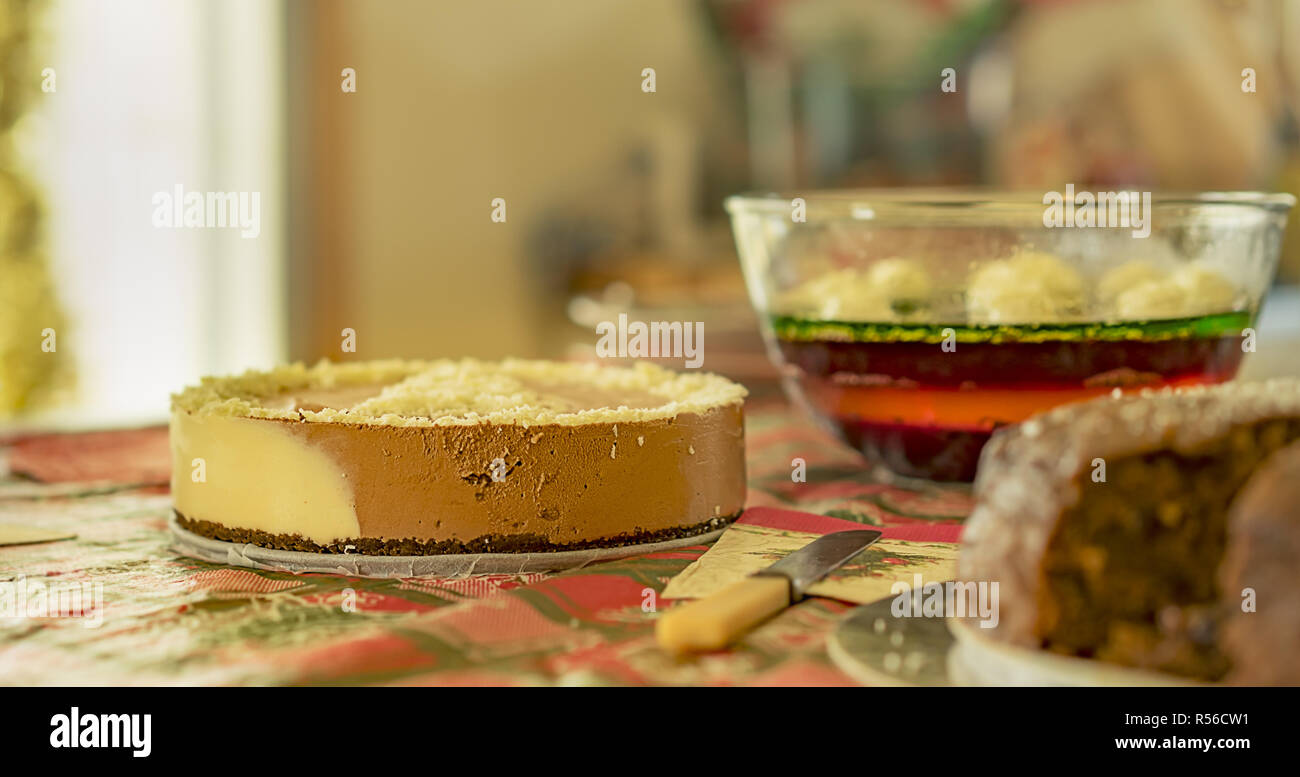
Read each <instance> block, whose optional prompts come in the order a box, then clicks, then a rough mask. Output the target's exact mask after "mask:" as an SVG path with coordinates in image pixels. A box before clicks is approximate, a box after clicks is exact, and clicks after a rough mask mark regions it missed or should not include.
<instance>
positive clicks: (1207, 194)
mask: <svg viewBox="0 0 1300 777" xmlns="http://www.w3.org/2000/svg"><path fill="white" fill-rule="evenodd" d="M1052 191H1054V190H1050V189H1039V190H1035V189H982V188H948V187H935V188H897V189H887V188H886V189H880V188H877V189H814V190H810V191H807V192H788V193H778V192H742V193H739V194H733V195H731V196H729V197H727V198H726V199H725V200H724V201H723V204H724V207H725V208H726V209H727V212H728V213H730V214H731V215H733V216H736V215H739V214H742V213H756V214H763V213H775V212H779V213H781V214H782V215H783V216H788V215H789V212H790V207H791V200H793V199H795V198H796V197H799V198H802V199H803V200H804V203H805V204H806V205H807V206H809V207H816V208H818V209H824V208H834V209H836V210H842V211H844V212H845V213H846V214H848V215H851V216H854V217H858V218H870V214H871V213H873V212H874V211H875V210H878V209H880V210H905V211H922V212H923V211H932V212H933V211H940V212H942V211H947V212H952V210H953V209H955V208H977V209H979V210H981V211H999V210H1029V209H1031V208H1032V209H1037V210H1041V209H1042V208H1043V207H1044V206H1045V205H1046V204H1047V203H1045V202H1043V200H1044V198H1045V197H1046V195H1047V194H1048V193H1049V192H1052ZM1075 191H1076V192H1084V191H1089V192H1093V193H1096V192H1098V191H1105V192H1111V191H1114V192H1135V191H1136V192H1139V193H1145V190H1143V189H1140V188H1114V189H1075ZM1056 193H1058V194H1062V196H1063V193H1062V192H1060V191H1057V192H1056ZM1150 193H1151V206H1152V208H1161V209H1166V208H1171V207H1172V208H1188V207H1192V208H1194V207H1198V206H1224V205H1227V206H1240V207H1248V208H1260V209H1263V210H1268V211H1272V212H1276V213H1286V212H1287V211H1289V210H1290V209H1291V208H1293V207H1295V204H1296V198H1295V197H1294V196H1293V195H1291V194H1287V193H1285V192H1263V191H1158V190H1151V192H1150Z"/></svg>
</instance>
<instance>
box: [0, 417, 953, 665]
mask: <svg viewBox="0 0 1300 777" xmlns="http://www.w3.org/2000/svg"><path fill="white" fill-rule="evenodd" d="M746 413H747V420H746V448H747V463H748V468H749V485H750V488H749V495H748V502H747V504H748V506H750V507H754V506H775V507H782V508H790V509H797V510H801V511H807V512H813V513H818V514H822V515H830V516H834V517H837V518H841V519H845V520H850V521H854V522H857V523H862V524H870V525H885V526H900V525H907V524H918V523H921V524H959V523H960V522H961V520H962V519H963V518H964V516H965V515H966V514H967V512H968V511H969V509H970V494H969V489H968V488H967V487H965V486H960V485H939V484H907V485H900V484H897V483H889V482H885V479H883V478H878V477H876V476H874V475H873V474H872V473H871V472H870V470H869V468H868V467H866V466H865V464H864V462H863V461H862V459H861V458H860V457H859V456H858V455H857V454H855V453H853V452H851V451H850V450H848V449H847V448H845V447H844V446H842V445H841V444H840V443H838V442H836V441H835V440H834V439H832V438H831V437H830V436H828V435H827V434H825V433H824V432H822V431H821V430H819V429H818V428H816V427H815V426H814V425H812V424H811V423H810V422H809V421H807V420H806V419H804V418H803V417H802V415H801V414H800V413H799V412H798V411H796V410H793V409H791V408H790V407H789V406H787V405H786V404H785V403H783V402H778V401H769V402H760V403H753V402H751V403H750V406H749V407H747V409H746ZM798 460H801V461H802V469H803V470H805V471H804V473H803V475H804V477H803V479H802V480H801V479H800V478H799V477H797V476H796V475H797V474H798V473H797V471H798V470H799V469H801V467H800V461H798ZM3 462H7V464H5V463H3ZM166 472H167V458H166V430H165V429H144V430H124V431H118V432H112V431H110V432H101V433H95V434H91V435H74V436H66V435H62V436H49V437H29V438H24V439H10V440H8V441H3V442H0V524H4V523H7V524H19V525H24V526H37V527H45V528H49V529H52V530H62V531H67V532H75V533H76V535H77V536H76V538H75V539H72V540H64V541H56V542H47V543H40V544H28V545H12V546H0V597H3V596H4V593H3V591H4V590H6V588H5V586H4V584H6V583H8V584H9V585H8V587H7V590H8V591H9V592H10V595H12V593H13V591H15V590H17V589H16V588H15V585H14V584H15V583H18V582H21V583H23V584H24V588H23V590H25V591H31V590H33V588H39V587H41V586H48V587H49V588H50V589H51V590H54V588H55V587H56V586H64V587H65V588H67V589H68V590H71V589H73V588H75V587H76V586H77V585H81V586H84V587H85V588H86V590H87V591H98V592H99V597H100V598H99V601H98V605H97V606H98V607H99V610H98V611H96V612H95V613H94V617H87V616H85V614H83V615H82V617H10V618H4V617H0V683H4V684H21V685H35V684H90V685H129V684H146V685H169V684H223V685H224V684H235V685H239V684H245V685H248V684H251V685H282V684H311V685H317V684H324V685H328V684H372V683H373V684H419V685H622V684H634V685H659V684H666V685H680V684H703V685H848V684H852V681H851V680H850V679H849V678H848V677H847V676H846V675H844V674H843V673H842V672H840V671H839V670H838V669H836V668H835V667H834V665H833V664H832V663H831V662H830V660H829V659H828V657H827V654H826V650H825V644H826V638H827V635H828V634H829V633H830V631H831V629H832V628H833V627H834V625H835V623H836V621H837V619H839V618H840V617H841V616H842V615H843V614H844V613H845V612H846V611H847V610H848V609H849V608H850V606H851V605H848V604H845V603H842V602H838V601H833V600H829V599H822V598H810V599H806V600H804V601H802V602H800V603H798V604H797V605H795V606H793V607H791V608H790V609H789V610H787V611H785V612H783V613H782V614H780V615H779V616H777V617H775V618H773V619H772V620H771V621H768V622H767V623H766V624H764V625H762V626H761V627H760V628H758V629H757V630H755V631H754V632H752V633H751V634H750V635H748V636H747V637H746V638H745V639H744V640H743V641H742V642H740V643H739V644H738V645H736V646H735V647H733V648H732V649H730V650H727V651H724V652H718V653H712V654H708V655H704V656H700V657H697V658H695V659H689V660H681V659H673V658H671V657H669V656H667V655H665V654H664V653H662V652H661V651H660V650H659V649H658V648H657V647H656V646H655V643H654V636H653V621H654V618H655V617H656V616H657V613H658V612H659V611H660V610H661V608H662V607H665V606H669V605H670V604H671V603H669V602H667V601H660V600H658V599H657V598H656V597H657V594H658V593H659V592H662V591H663V588H664V586H665V585H666V584H667V583H668V581H669V580H671V579H672V578H673V576H675V575H676V574H677V573H678V572H680V571H681V570H683V569H684V568H686V566H687V565H689V564H690V563H691V562H692V561H693V560H695V559H697V558H699V556H700V555H701V554H703V553H704V552H705V551H706V550H707V548H706V547H705V546H703V545H700V546H693V547H689V548H684V549H680V550H675V551H671V552H665V553H656V554H652V555H644V556H638V557H634V558H629V559H623V560H619V561H611V562H604V563H598V564H593V565H591V566H588V567H586V568H583V569H579V570H572V571H568V572H561V573H552V574H530V575H514V576H506V575H496V576H477V577H470V578H464V579H459V580H438V579H429V578H412V579H401V580H375V579H363V578H345V577H335V576H328V575H302V576H295V575H292V574H288V573H278V572H268V571H254V570H248V569H239V568H233V567H226V566H222V565H217V564H208V563H204V562H200V561H195V560H192V559H189V558H185V557H183V556H179V555H177V554H176V553H175V552H173V551H172V550H171V549H170V535H169V534H168V532H167V529H166V518H167V515H168V513H169V510H170V500H169V497H168V495H167V489H166V486H165V484H162V481H163V480H165V477H166ZM2 604H3V602H0V605H2ZM11 605H12V602H11ZM0 610H3V607H2V606H0ZM74 614H75V613H74ZM64 615H67V614H66V613H65V614H64Z"/></svg>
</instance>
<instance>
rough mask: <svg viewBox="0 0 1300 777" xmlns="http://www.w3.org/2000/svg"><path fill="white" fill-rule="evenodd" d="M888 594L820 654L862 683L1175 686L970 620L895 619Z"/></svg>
mask: <svg viewBox="0 0 1300 777" xmlns="http://www.w3.org/2000/svg"><path fill="white" fill-rule="evenodd" d="M892 603H893V598H892V597H887V598H885V599H881V600H879V601H876V602H872V603H871V604H867V605H863V606H862V607H858V608H857V609H855V610H853V611H851V612H850V613H849V614H848V615H847V616H845V618H844V619H843V620H842V621H840V624H839V625H838V626H837V627H836V628H835V631H834V632H833V633H832V634H831V637H830V639H829V640H828V641H827V645H826V650H827V653H829V654H830V658H831V661H832V662H833V663H834V664H835V666H836V667H838V668H839V669H840V671H842V672H844V673H845V674H847V675H848V676H849V677H851V678H853V679H854V680H856V681H857V682H859V683H862V684H863V685H921V686H943V685H999V686H1001V685H1031V686H1099V685H1101V686H1180V685H1203V684H1204V683H1197V682H1195V681H1191V680H1186V679H1183V678H1179V677H1175V676H1173V675H1165V674H1159V673H1156V672H1146V671H1142V670H1139V669H1130V668H1128V667H1123V666H1116V665H1114V664H1107V663H1104V662H1102V661H1093V660H1090V659H1086V658H1074V657H1071V656H1062V655H1057V654H1055V653H1049V652H1047V651H1044V650H1031V649H1029V648H1025V647H1020V646H1018V645H1009V644H1006V643H1004V642H1000V641H998V640H995V639H993V638H991V637H990V636H988V634H987V633H986V632H985V630H984V629H982V628H980V627H979V625H978V623H973V622H971V621H970V619H968V618H898V617H895V616H894V615H893V613H892V612H891V611H890V607H891V605H892Z"/></svg>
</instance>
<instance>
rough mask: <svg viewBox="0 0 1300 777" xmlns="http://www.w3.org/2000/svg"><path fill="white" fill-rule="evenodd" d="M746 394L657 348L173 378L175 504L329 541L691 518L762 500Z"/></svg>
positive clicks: (247, 537)
mask: <svg viewBox="0 0 1300 777" xmlns="http://www.w3.org/2000/svg"><path fill="white" fill-rule="evenodd" d="M744 397H745V389H744V388H743V387H742V386H740V385H738V384H736V383H733V382H731V381H728V380H726V379H724V378H721V377H718V376H716V375H711V374H708V373H699V372H691V373H676V372H673V371H670V370H667V369H664V368H661V367H657V366H653V365H649V364H637V365H635V366H633V367H605V366H598V365H592V364H569V363H556V362H546V361H525V360H506V361H502V362H484V361H477V360H472V359H465V360H441V361H378V362H360V363H346V364H333V363H329V362H321V363H319V364H316V365H314V366H305V365H302V364H293V365H289V366H284V367H279V368H276V369H273V370H270V371H264V372H247V373H244V374H242V375H238V376H231V377H214V378H205V379H203V380H202V381H201V382H200V383H199V384H198V385H196V386H192V387H190V388H187V389H186V390H184V391H182V392H180V393H179V394H176V395H174V396H173V397H172V406H171V450H172V465H173V469H172V496H173V505H174V508H175V517H176V521H177V523H178V524H179V526H180V527H181V528H182V529H184V530H188V531H190V532H193V533H196V534H199V535H203V536H206V537H209V538H213V539H218V540H227V541H232V542H239V543H250V544H254V545H259V546H263V547H269V548H277V549H282V550H297V551H309V552H317V553H361V554H373V555H421V554H448V553H510V552H535V551H559V550H578V549H584V548H595V547H611V546H616V545H626V544H638V543H644V542H654V541H660V540H667V539H676V538H681V537H689V536H693V535H698V534H703V533H706V532H709V531H712V530H714V529H718V528H721V527H722V526H725V525H726V524H727V523H728V522H729V521H731V520H733V519H734V518H735V517H736V516H738V515H739V514H740V511H741V510H742V508H743V507H744V501H745V489H746V486H745V459H744V424H743V403H744Z"/></svg>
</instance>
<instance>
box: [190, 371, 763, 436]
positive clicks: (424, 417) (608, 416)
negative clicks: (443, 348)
mask: <svg viewBox="0 0 1300 777" xmlns="http://www.w3.org/2000/svg"><path fill="white" fill-rule="evenodd" d="M746 393H747V392H746V391H745V388H744V387H743V386H741V385H739V384H737V383H733V382H732V381H729V380H727V379H726V378H722V377H720V376H717V375H713V374H711V373H707V372H685V373H678V372H673V371H672V370H668V369H665V368H663V367H659V366H657V365H652V364H644V363H641V364H636V365H634V366H632V367H606V366H601V365H596V364H576V363H564V362H549V361H530V360H522V359H507V360H505V361H502V362H484V361H479V360H476V359H462V360H438V361H400V360H389V361H376V362H349V363H343V364H334V363H331V362H327V361H322V362H320V363H318V364H315V365H313V366H310V367H308V366H306V365H304V364H301V363H297V364H290V365H286V366H282V367H277V368H275V369H272V370H269V371H265V372H260V371H249V372H246V373H244V374H242V375H236V376H229V377H209V378H204V379H203V380H202V381H201V382H200V383H199V385H197V386H191V387H189V388H187V389H185V390H184V391H182V392H180V393H178V394H174V395H172V409H173V410H179V411H185V412H189V413H202V414H210V415H221V416H234V417H244V418H271V419H285V420H305V421H317V422H334V423H353V424H370V425H386V426H452V425H474V424H494V425H509V424H520V425H524V426H535V425H542V424H558V425H562V426H576V425H580V424H590V423H628V422H636V421H650V420H656V419H664V418H673V417H676V416H677V415H678V414H681V413H702V412H705V411H707V410H710V409H713V408H717V407H721V406H726V405H734V404H740V403H741V402H743V401H744V398H745V395H746ZM326 394H329V395H332V396H335V397H345V400H344V401H342V402H336V403H335V404H338V405H341V406H338V407H333V406H329V405H328V404H327V403H326V402H325V401H311V402H302V401H299V399H298V398H299V397H310V398H313V399H315V398H316V397H319V396H323V395H326Z"/></svg>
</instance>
